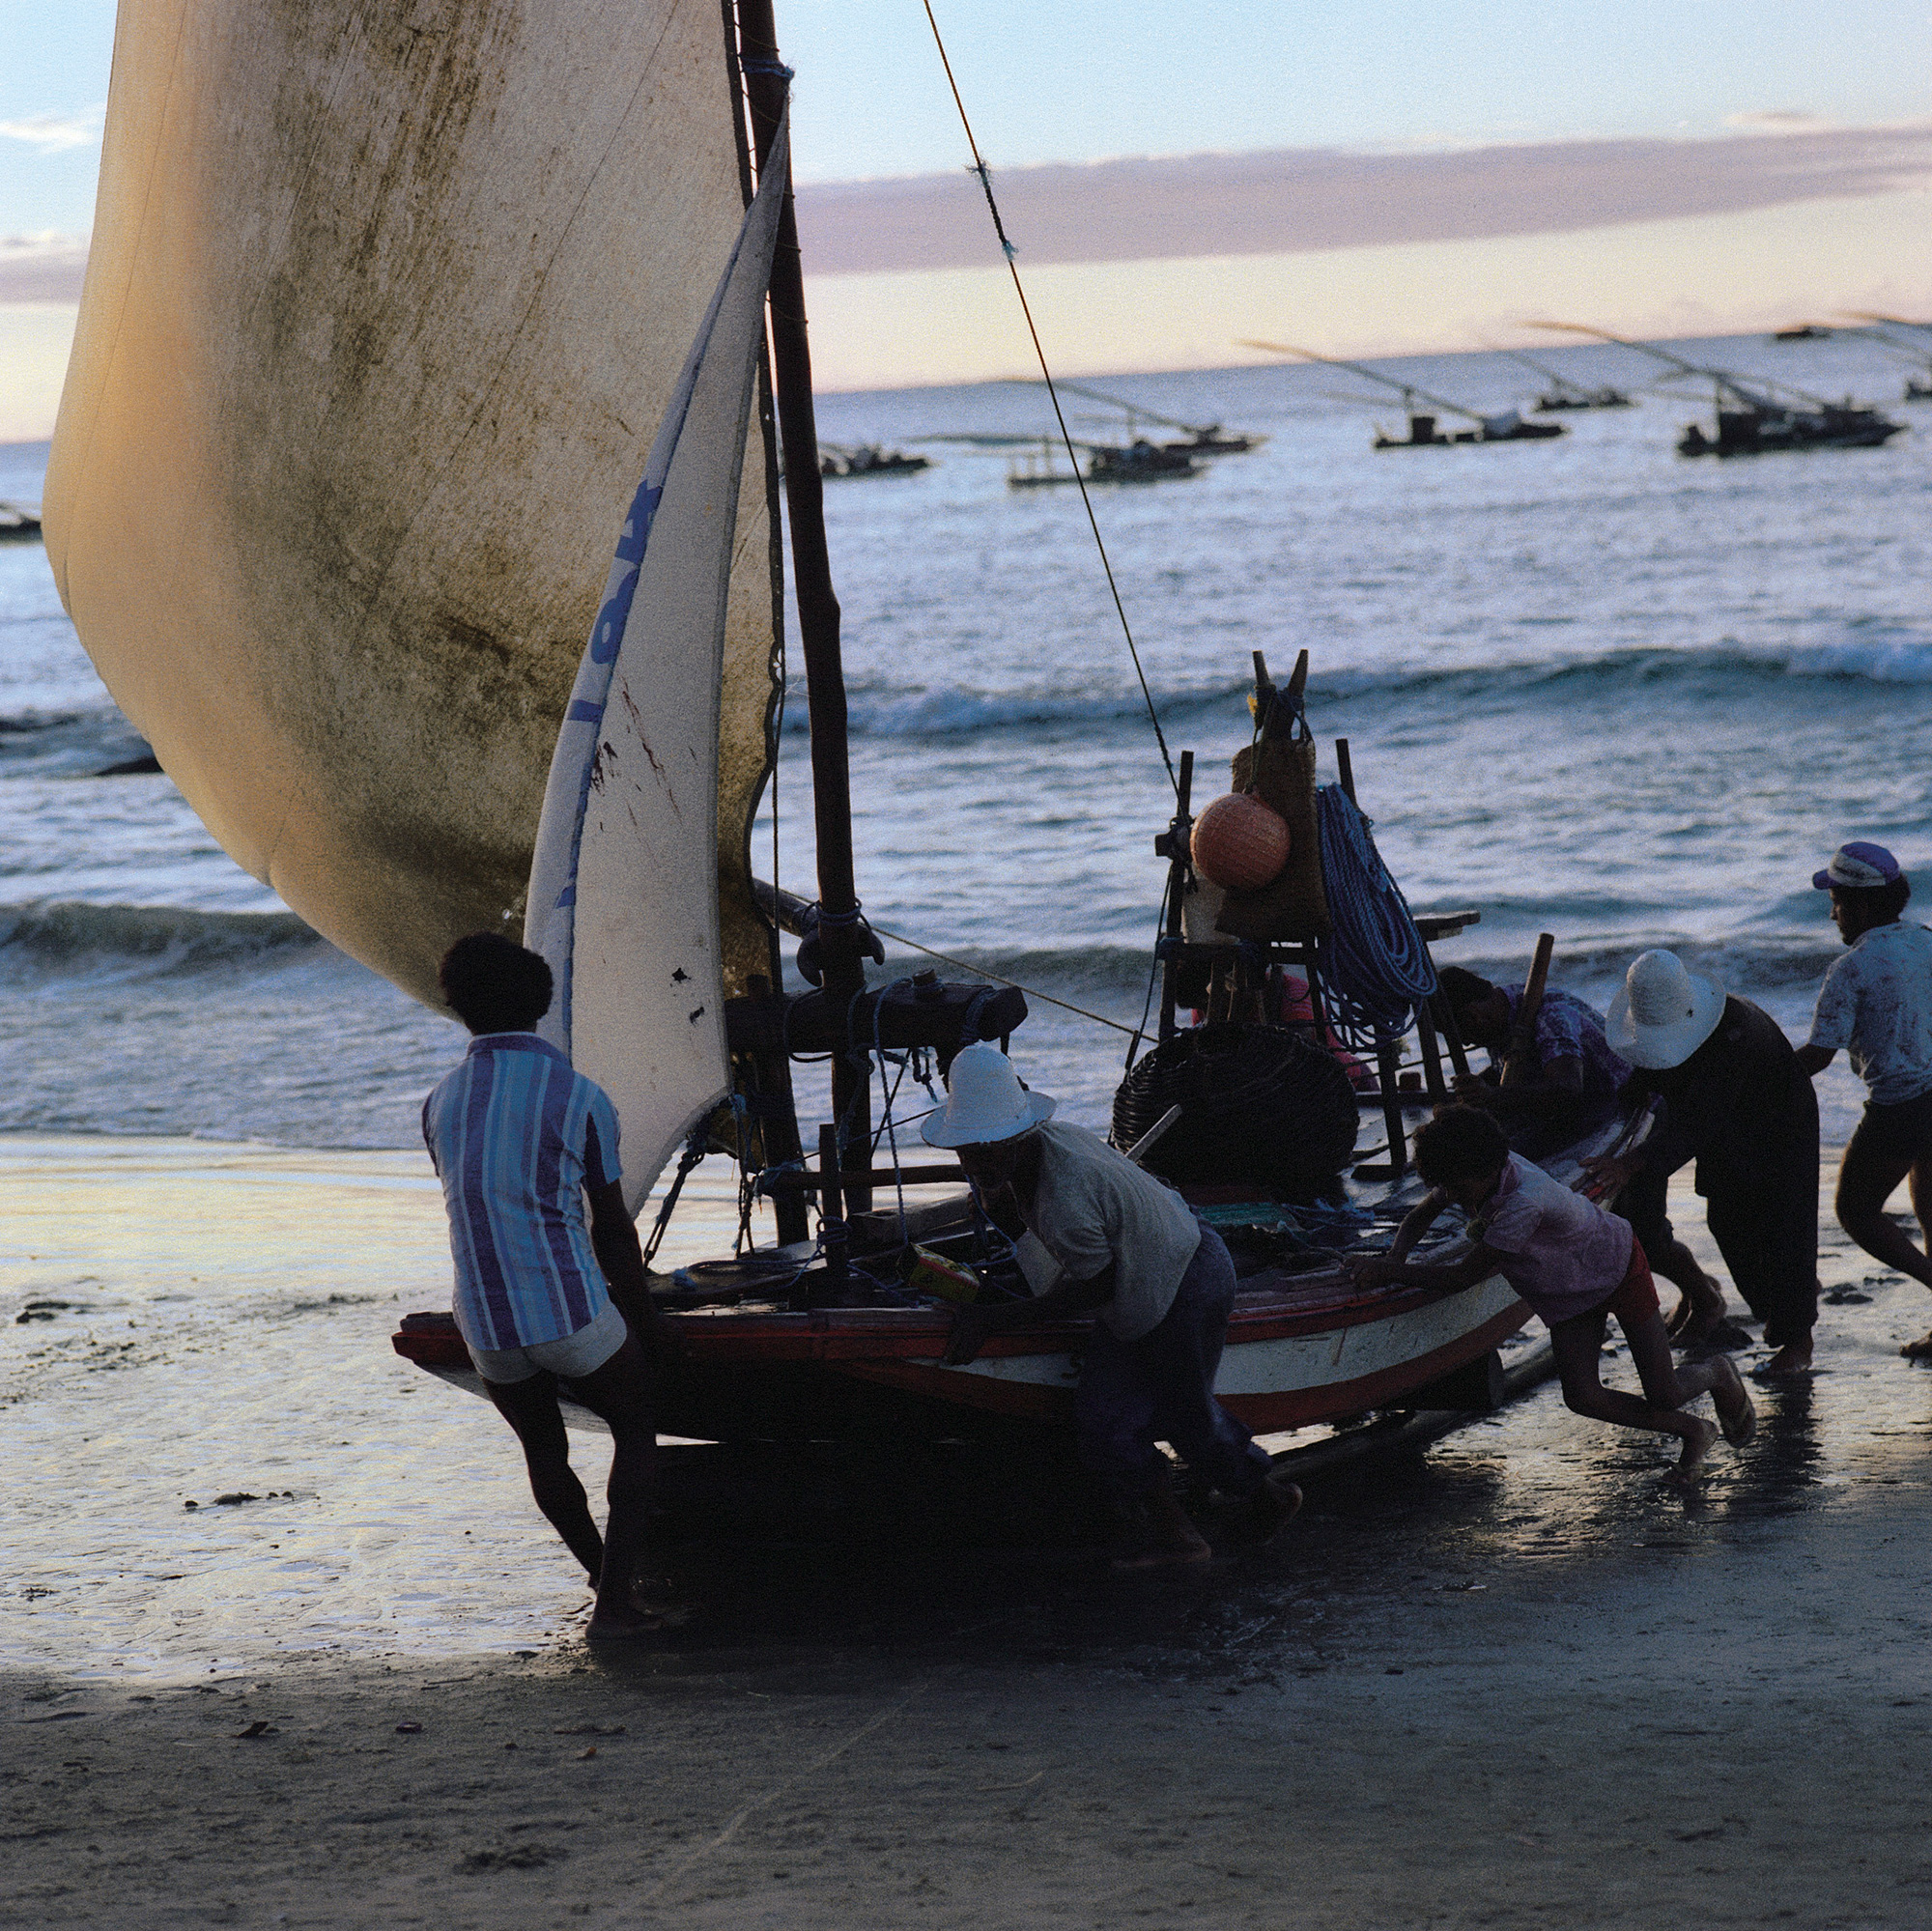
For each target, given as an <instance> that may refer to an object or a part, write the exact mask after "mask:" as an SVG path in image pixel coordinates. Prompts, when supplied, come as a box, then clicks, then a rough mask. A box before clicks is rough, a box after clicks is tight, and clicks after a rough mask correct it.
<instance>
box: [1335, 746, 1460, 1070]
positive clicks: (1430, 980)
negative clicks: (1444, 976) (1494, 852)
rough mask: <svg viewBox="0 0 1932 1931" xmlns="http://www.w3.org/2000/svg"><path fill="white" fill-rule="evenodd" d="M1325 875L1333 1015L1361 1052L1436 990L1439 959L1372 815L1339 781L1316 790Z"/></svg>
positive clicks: (1397, 1030)
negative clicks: (1379, 842) (1376, 834)
mask: <svg viewBox="0 0 1932 1931" xmlns="http://www.w3.org/2000/svg"><path fill="white" fill-rule="evenodd" d="M1315 815H1316V822H1317V827H1318V829H1319V831H1320V833H1321V877H1322V883H1323V885H1324V886H1325V887H1326V890H1327V895H1328V912H1329V916H1330V918H1331V919H1332V921H1333V923H1334V933H1333V935H1332V936H1331V937H1330V938H1327V939H1324V940H1323V941H1322V942H1321V983H1322V987H1323V989H1324V991H1325V993H1326V995H1327V1001H1328V1017H1329V1023H1330V1024H1331V1025H1332V1026H1333V1027H1334V1029H1335V1031H1336V1032H1337V1033H1339V1034H1340V1035H1341V1036H1342V1037H1343V1039H1344V1040H1345V1041H1346V1042H1347V1044H1348V1045H1349V1046H1350V1047H1351V1048H1352V1049H1353V1050H1354V1051H1356V1052H1373V1051H1374V1050H1375V1049H1376V1047H1377V1045H1378V1043H1383V1042H1386V1041H1388V1040H1391V1039H1399V1038H1400V1037H1401V1036H1403V1035H1404V1034H1405V1033H1406V1032H1407V1031H1408V1029H1409V1027H1410V1025H1411V1024H1412V1023H1413V1017H1414V1009H1415V1005H1416V1002H1417V1001H1418V1000H1422V999H1427V998H1428V997H1429V995H1430V994H1431V993H1432V992H1434V991H1435V965H1434V964H1433V963H1432V962H1431V960H1430V957H1429V948H1428V947H1427V946H1425V945H1424V944H1423V943H1422V935H1421V933H1419V932H1418V931H1417V930H1416V929H1415V921H1414V919H1413V918H1412V917H1411V916H1410V914H1409V910H1408V901H1407V900H1406V898H1405V897H1404V896H1403V895H1402V888H1401V887H1400V886H1398V885H1397V884H1396V882H1395V880H1394V879H1393V878H1391V877H1390V876H1389V870H1388V867H1387V866H1385V865H1384V864H1383V863H1382V859H1381V854H1380V853H1379V852H1378V851H1377V849H1376V841H1375V839H1374V838H1371V837H1370V836H1369V820H1368V819H1367V818H1365V817H1363V816H1362V814H1361V812H1360V811H1359V810H1357V809H1355V806H1354V803H1353V802H1352V801H1351V800H1350V797H1349V794H1348V793H1347V792H1346V791H1344V790H1343V789H1342V787H1341V786H1340V785H1339V784H1324V785H1323V786H1322V787H1321V789H1320V790H1319V791H1317V792H1316V794H1315Z"/></svg>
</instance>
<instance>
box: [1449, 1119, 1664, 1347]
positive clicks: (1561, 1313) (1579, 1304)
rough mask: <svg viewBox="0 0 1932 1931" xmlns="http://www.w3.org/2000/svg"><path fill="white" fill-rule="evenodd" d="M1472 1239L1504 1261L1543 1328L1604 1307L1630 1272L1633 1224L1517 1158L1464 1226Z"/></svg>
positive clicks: (1506, 1276)
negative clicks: (1494, 1252) (1541, 1322)
mask: <svg viewBox="0 0 1932 1931" xmlns="http://www.w3.org/2000/svg"><path fill="white" fill-rule="evenodd" d="M1469 1234H1470V1236H1471V1237H1472V1238H1475V1239H1479V1240H1481V1241H1482V1242H1483V1243H1484V1245H1485V1246H1488V1247H1493V1248H1494V1249H1495V1250H1496V1252H1497V1253H1498V1254H1500V1255H1501V1256H1502V1257H1503V1265H1502V1272H1503V1279H1504V1280H1506V1281H1507V1282H1508V1283H1509V1284H1510V1286H1511V1287H1513V1288H1514V1289H1515V1290H1516V1291H1517V1292H1518V1293H1520V1295H1521V1296H1522V1297H1523V1299H1524V1300H1526V1301H1527V1302H1528V1303H1529V1304H1530V1306H1531V1307H1532V1308H1534V1309H1535V1310H1536V1312H1537V1313H1538V1314H1539V1315H1541V1316H1542V1317H1543V1319H1544V1320H1545V1321H1546V1322H1548V1323H1551V1324H1553V1323H1554V1322H1556V1321H1559V1320H1568V1319H1569V1318H1570V1317H1571V1316H1572V1315H1573V1314H1585V1313H1587V1312H1588V1311H1589V1310H1590V1309H1591V1308H1593V1307H1601V1306H1603V1304H1604V1303H1605V1301H1606V1300H1608V1299H1609V1297H1610V1296H1611V1295H1612V1294H1613V1293H1615V1292H1616V1291H1617V1289H1618V1288H1619V1287H1620V1286H1621V1285H1622V1283H1623V1278H1624V1275H1625V1273H1626V1272H1628V1270H1629V1268H1630V1262H1631V1241H1632V1239H1633V1238H1634V1235H1632V1233H1631V1224H1630V1222H1629V1221H1627V1220H1619V1219H1618V1218H1617V1216H1616V1215H1615V1214H1613V1213H1605V1211H1604V1209H1603V1208H1602V1207H1599V1206H1598V1205H1597V1204H1596V1202H1595V1201H1592V1200H1585V1199H1584V1198H1583V1196H1582V1195H1581V1194H1579V1193H1575V1192H1573V1191H1572V1190H1571V1189H1570V1188H1569V1187H1566V1186H1565V1185H1564V1184H1563V1182H1562V1181H1561V1180H1553V1179H1551V1178H1549V1176H1548V1174H1546V1173H1545V1172H1544V1171H1543V1169H1542V1168H1541V1167H1533V1166H1531V1165H1530V1163H1529V1162H1528V1161H1527V1160H1525V1159H1524V1158H1523V1157H1522V1155H1521V1154H1520V1153H1512V1154H1511V1155H1510V1156H1509V1164H1508V1165H1507V1166H1506V1167H1505V1168H1504V1169H1503V1177H1502V1181H1501V1183H1500V1184H1499V1185H1498V1186H1497V1188H1496V1190H1495V1192H1494V1193H1492V1195H1491V1196H1490V1198H1489V1201H1488V1203H1487V1204H1486V1205H1485V1207H1483V1210H1482V1212H1481V1213H1479V1214H1477V1215H1476V1216H1475V1218H1474V1219H1472V1220H1471V1221H1470V1223H1469Z"/></svg>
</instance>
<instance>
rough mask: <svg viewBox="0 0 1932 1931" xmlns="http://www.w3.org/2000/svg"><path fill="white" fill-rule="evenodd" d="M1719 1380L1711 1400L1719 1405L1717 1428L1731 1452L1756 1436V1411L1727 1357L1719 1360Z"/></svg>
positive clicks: (1722, 1355)
mask: <svg viewBox="0 0 1932 1931" xmlns="http://www.w3.org/2000/svg"><path fill="white" fill-rule="evenodd" d="M1718 1360H1719V1363H1720V1364H1721V1368H1720V1378H1719V1382H1718V1385H1717V1386H1716V1387H1715V1388H1713V1389H1712V1391H1711V1398H1712V1400H1713V1401H1715V1402H1716V1403H1717V1405H1718V1425H1719V1427H1720V1428H1721V1429H1722V1430H1723V1431H1724V1439H1725V1440H1726V1441H1728V1442H1729V1443H1730V1444H1731V1446H1732V1447H1733V1448H1742V1447H1743V1446H1744V1445H1745V1443H1746V1442H1747V1441H1748V1440H1749V1439H1750V1438H1751V1436H1752V1435H1754V1434H1756V1433H1757V1410H1756V1409H1755V1408H1754V1407H1752V1406H1751V1398H1750V1390H1749V1389H1748V1388H1747V1387H1746V1386H1745V1384H1744V1378H1743V1377H1742V1376H1740V1375H1739V1373H1738V1367H1737V1363H1736V1362H1735V1361H1733V1360H1732V1359H1731V1357H1730V1356H1729V1355H1728V1354H1720V1355H1719V1356H1718Z"/></svg>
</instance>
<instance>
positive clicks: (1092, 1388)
mask: <svg viewBox="0 0 1932 1931" xmlns="http://www.w3.org/2000/svg"><path fill="white" fill-rule="evenodd" d="M1154 1409H1155V1393H1154V1390H1153V1389H1152V1388H1151V1386H1150V1385H1149V1384H1148V1382H1147V1379H1146V1377H1144V1375H1143V1374H1142V1373H1141V1366H1140V1363H1139V1362H1138V1361H1137V1360H1136V1359H1135V1358H1134V1356H1133V1354H1132V1353H1131V1352H1130V1351H1129V1349H1127V1348H1126V1347H1125V1346H1124V1345H1123V1344H1122V1342H1121V1341H1120V1340H1119V1339H1117V1338H1116V1336H1115V1334H1114V1331H1113V1329H1112V1328H1110V1327H1109V1326H1108V1325H1107V1323H1106V1322H1105V1321H1095V1322H1094V1334H1093V1338H1092V1339H1091V1340H1090V1341H1089V1343H1088V1345H1087V1352H1086V1355H1085V1357H1084V1358H1083V1359H1082V1361H1081V1364H1080V1383H1079V1386H1078V1387H1076V1388H1075V1389H1074V1391H1073V1419H1074V1427H1075V1430H1076V1433H1077V1435H1078V1440H1079V1445H1080V1460H1081V1462H1083V1463H1084V1464H1085V1465H1086V1466H1087V1468H1088V1469H1090V1470H1091V1471H1092V1472H1093V1473H1094V1475H1096V1476H1097V1477H1098V1478H1099V1479H1100V1482H1101V1485H1102V1487H1103V1488H1104V1490H1105V1491H1106V1494H1107V1499H1108V1502H1109V1505H1110V1506H1111V1508H1112V1509H1113V1512H1114V1516H1115V1519H1116V1521H1117V1524H1118V1526H1119V1531H1120V1539H1119V1545H1118V1547H1117V1548H1116V1551H1115V1555H1114V1562H1113V1566H1114V1568H1115V1569H1117V1570H1131V1569H1162V1568H1179V1567H1186V1566H1188V1565H1191V1564H1195V1563H1203V1562H1207V1561H1208V1560H1210V1559H1211V1558H1212V1556H1213V1553H1214V1551H1213V1550H1212V1549H1211V1548H1208V1539H1207V1538H1206V1537H1205V1536H1204V1535H1203V1534H1202V1533H1201V1531H1200V1530H1199V1529H1197V1528H1196V1527H1195V1526H1194V1523H1193V1522H1192V1520H1191V1519H1189V1517H1188V1514H1187V1511H1186V1510H1185V1509H1184V1508H1182V1507H1181V1505H1180V1497H1179V1495H1177V1494H1176V1493H1175V1492H1174V1477H1173V1475H1172V1473H1171V1472H1170V1471H1169V1468H1168V1465H1167V1458H1166V1457H1165V1456H1164V1455H1162V1454H1161V1452H1160V1450H1159V1449H1158V1448H1157V1447H1156V1446H1155V1445H1154Z"/></svg>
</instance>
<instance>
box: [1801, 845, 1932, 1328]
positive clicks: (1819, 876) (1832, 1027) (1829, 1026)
mask: <svg viewBox="0 0 1932 1931" xmlns="http://www.w3.org/2000/svg"><path fill="white" fill-rule="evenodd" d="M1811 883H1812V884H1813V885H1814V886H1816V887H1817V889H1818V890H1819V891H1820V892H1829V893H1830V894H1831V895H1832V923H1833V924H1835V925H1836V926H1837V928H1838V934H1839V936H1840V937H1841V938H1842V939H1843V940H1844V942H1845V944H1846V945H1847V946H1849V947H1850V948H1851V950H1850V951H1847V952H1846V953H1845V954H1844V955H1843V956H1842V957H1840V958H1838V959H1836V960H1834V961H1833V965H1832V969H1831V971H1830V972H1828V973H1827V974H1826V975H1825V983H1824V985H1823V986H1822V987H1821V988H1820V989H1819V993H1818V1008H1817V1011H1816V1013H1815V1015H1814V1016H1813V1018H1812V1021H1811V1037H1810V1038H1809V1040H1808V1041H1806V1043H1805V1044H1804V1045H1803V1046H1801V1047H1799V1049H1798V1061H1799V1064H1800V1065H1802V1066H1803V1067H1804V1070H1805V1071H1806V1072H1807V1073H1812V1074H1816V1073H1821V1072H1823V1071H1824V1069H1825V1068H1826V1067H1827V1066H1829V1065H1831V1064H1832V1062H1833V1060H1834V1059H1836V1058H1837V1056H1838V1050H1839V1048H1840V1047H1849V1048H1850V1049H1851V1060H1852V1069H1853V1071H1855V1072H1856V1073H1857V1074H1858V1075H1859V1077H1860V1078H1861V1079H1862V1080H1863V1081H1864V1083H1865V1086H1866V1088H1867V1090H1868V1092H1869V1095H1870V1096H1869V1098H1868V1099H1867V1100H1866V1102H1865V1110H1864V1117H1863V1118H1862V1119H1861V1121H1860V1122H1859V1124H1858V1130H1857V1131H1856V1132H1854V1133H1853V1135H1852V1138H1851V1144H1850V1145H1849V1146H1848V1147H1846V1149H1845V1158H1844V1164H1843V1165H1842V1166H1841V1167H1840V1168H1839V1169H1838V1199H1837V1209H1838V1224H1839V1226H1841V1227H1842V1228H1843V1229H1844V1230H1845V1232H1846V1233H1847V1234H1849V1235H1851V1236H1852V1238H1853V1239H1854V1240H1856V1241H1857V1242H1858V1243H1859V1245H1860V1246H1861V1247H1862V1248H1863V1249H1864V1250H1865V1252H1866V1253H1867V1254H1869V1255H1871V1256H1872V1257H1873V1259H1875V1260H1878V1261H1882V1262H1884V1264H1886V1265H1887V1266H1888V1267H1895V1268H1896V1269H1897V1270H1898V1271H1899V1272H1900V1273H1901V1274H1905V1275H1907V1276H1909V1277H1910V1278H1911V1279H1913V1280H1915V1281H1918V1282H1920V1283H1921V1284H1923V1285H1924V1286H1926V1287H1928V1288H1932V1261H1928V1260H1927V1259H1926V1257H1925V1254H1924V1253H1923V1252H1922V1251H1921V1250H1920V1249H1919V1248H1918V1247H1917V1246H1916V1245H1915V1244H1914V1243H1913V1242H1912V1240H1911V1239H1909V1238H1908V1237H1907V1235H1905V1233H1904V1232H1903V1230H1901V1229H1900V1228H1898V1227H1896V1226H1894V1225H1893V1224H1892V1222H1891V1220H1890V1218H1889V1216H1888V1215H1887V1213H1886V1210H1885V1204H1886V1202H1887V1201H1889V1199H1890V1198H1891V1196H1892V1194H1893V1193H1894V1192H1895V1191H1896V1190H1897V1187H1898V1184H1899V1182H1900V1181H1901V1180H1904V1179H1908V1178H1909V1179H1910V1180H1911V1182H1912V1207H1913V1211H1914V1212H1915V1213H1916V1214H1917V1215H1918V1225H1919V1227H1920V1228H1921V1229H1922V1230H1924V1232H1925V1234H1926V1236H1927V1239H1928V1242H1932V932H1928V931H1927V930H1926V929H1925V927H1924V926H1923V925H1920V924H1918V923H1916V922H1915V923H1912V924H1907V923H1905V922H1904V921H1903V920H1902V919H1901V918H1900V917H1899V916H1898V915H1899V914H1900V913H1901V912H1903V911H1904V910H1905V906H1906V901H1907V900H1908V899H1909V898H1910V897H1911V896H1912V882H1911V880H1910V879H1908V878H1907V877H1906V875H1905V874H1904V872H1902V871H1901V870H1900V869H1899V867H1898V861H1897V860H1896V859H1895V858H1893V857H1892V855H1891V854H1890V853H1889V851H1887V850H1886V848H1885V847H1884V846H1883V845H1874V844H1866V843H1865V842H1863V841H1862V840H1860V841H1859V842H1857V843H1855V844H1849V845H1840V846H1839V847H1838V849H1837V850H1836V851H1834V852H1833V854H1832V861H1831V863H1830V864H1829V865H1828V866H1826V867H1825V869H1824V870H1823V871H1821V872H1818V873H1816V874H1815V875H1814V876H1813V878H1812V880H1811ZM1899 1352H1900V1353H1901V1354H1903V1355H1905V1356H1906V1358H1907V1359H1908V1360H1913V1361H1922V1360H1925V1359H1927V1358H1928V1357H1932V1334H1924V1335H1920V1336H1919V1338H1918V1340H1917V1341H1908V1342H1907V1343H1906V1344H1905V1346H1904V1347H1903V1348H1901V1349H1899Z"/></svg>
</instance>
